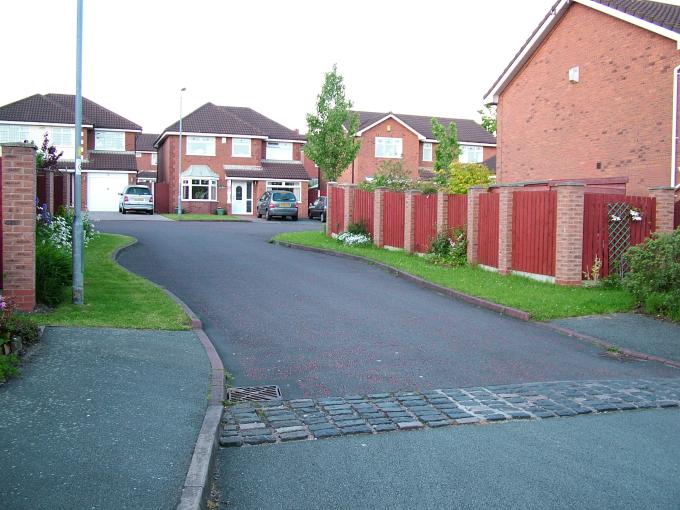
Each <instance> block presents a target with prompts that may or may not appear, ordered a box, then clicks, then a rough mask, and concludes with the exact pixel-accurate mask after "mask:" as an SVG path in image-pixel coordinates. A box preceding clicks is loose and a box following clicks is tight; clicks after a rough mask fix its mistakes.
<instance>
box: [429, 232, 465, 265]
mask: <svg viewBox="0 0 680 510" xmlns="http://www.w3.org/2000/svg"><path fill="white" fill-rule="evenodd" d="M429 253H430V256H431V257H432V261H433V262H435V263H438V264H446V265H450V266H463V265H465V264H466V263H467V232H466V231H465V230H464V229H461V228H454V229H451V230H450V231H449V232H441V233H439V234H437V236H436V237H435V238H434V239H433V240H432V243H431V244H430V251H429Z"/></svg>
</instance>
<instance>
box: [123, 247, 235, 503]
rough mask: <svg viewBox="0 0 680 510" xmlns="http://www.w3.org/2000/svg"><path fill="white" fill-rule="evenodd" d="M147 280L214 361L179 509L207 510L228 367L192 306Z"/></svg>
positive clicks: (211, 363) (209, 358)
mask: <svg viewBox="0 0 680 510" xmlns="http://www.w3.org/2000/svg"><path fill="white" fill-rule="evenodd" d="M136 243H137V239H134V238H133V240H132V241H131V242H129V243H127V244H125V245H124V246H120V247H119V248H117V249H116V250H114V252H113V253H112V254H111V258H112V259H113V261H114V262H116V263H117V262H118V261H117V259H118V255H119V254H120V252H121V251H122V250H124V249H125V248H129V247H130V246H132V245H134V244H136ZM119 266H120V267H121V268H123V269H124V270H125V271H127V272H128V273H131V274H134V273H132V271H129V270H128V269H127V268H126V267H123V266H121V265H120V264H119ZM136 276H138V275H136ZM147 281H149V282H150V283H151V284H152V285H154V286H156V287H158V288H159V289H161V290H163V291H164V292H165V293H166V294H167V295H168V296H170V298H172V299H173V300H174V301H175V302H176V303H177V304H178V305H179V306H181V307H182V309H183V310H184V312H185V313H186V314H187V315H188V316H189V319H190V320H191V328H192V330H193V331H194V333H195V335H196V336H197V337H198V339H199V340H200V342H201V345H202V346H203V348H204V349H205V353H206V355H207V356H208V360H209V361H210V367H211V374H210V375H211V377H210V394H209V399H208V407H207V409H206V410H205V415H204V417H203V423H202V425H201V430H200V432H199V433H198V438H197V439H196V444H195V445H194V452H193V454H192V456H191V463H190V464H189V470H188V471H187V476H186V478H185V480H184V486H183V487H182V494H181V496H180V501H179V504H178V505H177V510H199V509H204V508H206V502H207V496H208V493H207V492H208V491H207V488H208V485H209V483H210V476H211V475H212V470H213V467H214V464H215V462H214V461H215V454H216V452H217V445H218V437H219V426H220V422H221V420H222V413H223V412H224V406H223V404H222V401H223V400H224V365H223V364H222V360H221V359H220V357H219V355H218V354H217V350H216V349H215V346H214V345H213V343H212V342H211V341H210V338H209V337H208V335H206V334H205V331H203V322H202V321H201V319H199V318H198V316H197V315H196V314H195V313H194V311H193V310H192V309H191V308H189V306H188V305H187V304H186V303H185V302H184V301H182V300H181V299H180V298H179V297H177V296H176V295H175V294H173V293H172V292H170V291H169V290H168V289H166V288H165V287H163V286H161V285H158V284H157V283H154V282H151V281H150V280H147Z"/></svg>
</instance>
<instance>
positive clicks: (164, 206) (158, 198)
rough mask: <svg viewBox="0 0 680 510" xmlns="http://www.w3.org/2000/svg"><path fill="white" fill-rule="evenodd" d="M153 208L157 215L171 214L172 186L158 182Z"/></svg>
mask: <svg viewBox="0 0 680 510" xmlns="http://www.w3.org/2000/svg"><path fill="white" fill-rule="evenodd" d="M153 208H154V211H155V212H157V213H169V212H170V186H169V185H168V183H167V182H157V183H156V184H155V185H154V187H153ZM175 212H177V211H175Z"/></svg>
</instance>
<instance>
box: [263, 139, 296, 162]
mask: <svg viewBox="0 0 680 510" xmlns="http://www.w3.org/2000/svg"><path fill="white" fill-rule="evenodd" d="M267 159H275V160H278V161H293V144H292V143H290V142H267Z"/></svg>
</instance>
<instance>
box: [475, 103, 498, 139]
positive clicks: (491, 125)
mask: <svg viewBox="0 0 680 510" xmlns="http://www.w3.org/2000/svg"><path fill="white" fill-rule="evenodd" d="M477 113H479V114H480V115H481V116H482V127H483V128H484V129H486V130H487V131H488V132H489V133H491V134H492V135H494V136H496V105H495V104H493V103H487V104H485V105H484V108H482V109H481V110H477Z"/></svg>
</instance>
